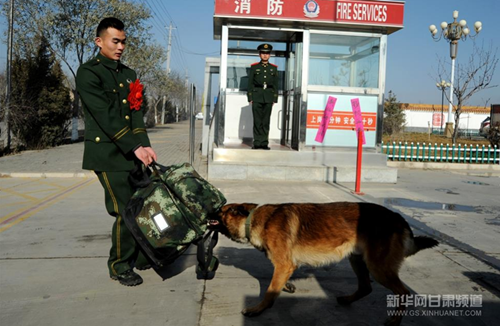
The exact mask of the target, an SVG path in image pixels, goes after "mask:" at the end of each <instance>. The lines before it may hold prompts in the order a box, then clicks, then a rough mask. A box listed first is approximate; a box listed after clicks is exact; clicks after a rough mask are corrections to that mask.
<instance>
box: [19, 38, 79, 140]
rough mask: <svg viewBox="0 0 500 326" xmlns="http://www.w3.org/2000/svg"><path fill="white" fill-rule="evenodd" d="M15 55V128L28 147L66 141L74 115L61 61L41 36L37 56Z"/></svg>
mask: <svg viewBox="0 0 500 326" xmlns="http://www.w3.org/2000/svg"><path fill="white" fill-rule="evenodd" d="M26 56H27V57H26V58H16V59H15V60H14V62H13V69H12V73H13V76H12V83H13V88H12V112H11V125H12V131H13V133H14V134H15V135H16V137H17V139H18V141H19V142H20V143H21V144H23V145H24V146H26V148H28V149H37V148H44V147H48V146H56V145H59V144H61V143H62V142H63V140H64V138H65V137H66V134H67V127H68V123H69V119H70V118H71V101H70V96H69V89H68V88H67V87H65V86H64V84H63V80H64V75H63V72H62V69H61V66H60V64H59V63H58V62H57V61H56V60H55V58H54V56H53V55H52V54H51V53H50V52H49V50H48V43H47V40H46V39H45V38H41V40H40V44H39V46H38V49H37V53H36V55H35V56H33V57H32V56H31V55H29V54H28V55H26Z"/></svg>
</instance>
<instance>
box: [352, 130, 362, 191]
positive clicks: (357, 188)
mask: <svg viewBox="0 0 500 326" xmlns="http://www.w3.org/2000/svg"><path fill="white" fill-rule="evenodd" d="M362 159H363V131H362V130H361V129H359V130H358V158H357V160H356V185H355V188H354V189H355V190H354V193H355V194H357V195H364V193H362V192H360V187H361V161H362Z"/></svg>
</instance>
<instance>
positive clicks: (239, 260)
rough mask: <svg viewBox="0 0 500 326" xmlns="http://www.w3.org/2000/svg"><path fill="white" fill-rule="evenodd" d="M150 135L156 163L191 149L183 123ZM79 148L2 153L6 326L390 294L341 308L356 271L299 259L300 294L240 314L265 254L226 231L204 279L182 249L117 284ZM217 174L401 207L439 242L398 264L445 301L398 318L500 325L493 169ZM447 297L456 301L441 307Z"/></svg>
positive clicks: (234, 194)
mask: <svg viewBox="0 0 500 326" xmlns="http://www.w3.org/2000/svg"><path fill="white" fill-rule="evenodd" d="M200 131H201V130H200ZM150 135H151V138H152V142H153V147H154V148H155V150H156V151H157V153H158V154H159V156H160V157H159V160H158V161H159V162H160V163H162V164H165V165H168V164H174V163H180V162H184V161H187V159H188V155H187V150H186V149H187V141H188V134H187V124H185V123H179V124H172V125H166V126H162V127H158V128H155V129H153V130H151V131H150ZM81 146H82V145H81V144H73V145H66V146H61V147H59V148H55V149H50V150H45V151H37V152H30V153H22V154H20V155H16V156H11V157H4V158H0V173H2V174H3V176H4V177H3V178H0V320H1V324H2V325H22V326H27V325H37V326H38V325H42V326H43V325H47V326H48V325H77V326H78V325H109V324H117V325H172V326H177V325H182V326H184V325H187V326H191V325H193V326H194V325H203V326H209V325H210V326H212V325H224V326H226V325H238V326H239V325H301V326H304V325H381V324H382V323H383V321H384V320H385V318H387V315H388V311H389V312H390V311H391V310H392V309H391V308H388V298H391V297H388V295H390V294H391V293H390V292H389V291H388V290H386V289H385V288H383V287H382V286H380V285H378V284H376V283H374V284H373V287H374V291H373V292H372V294H370V295H369V296H368V297H366V298H364V299H362V300H360V301H358V302H356V303H355V304H353V305H352V306H351V307H342V306H339V305H338V304H337V303H336V300H335V297H336V296H340V295H345V294H349V293H351V292H353V291H354V290H355V288H356V278H355V276H354V273H353V272H352V270H351V268H350V266H349V263H348V262H346V261H343V262H340V263H338V264H335V265H331V266H326V267H321V268H316V269H314V268H309V267H303V268H301V269H300V270H298V271H297V272H296V273H295V274H294V275H293V277H292V281H293V283H294V284H295V285H296V287H297V292H296V293H294V294H288V293H282V294H281V296H280V297H279V298H278V301H277V302H276V304H275V305H274V307H273V308H271V309H270V310H268V311H266V312H265V313H263V314H262V315H261V316H259V317H256V318H252V319H249V318H245V317H243V316H242V315H241V314H240V311H241V309H242V308H243V307H244V306H246V305H252V304H255V303H257V302H258V301H259V299H260V298H262V295H263V293H264V292H265V290H266V288H267V286H268V285H269V282H270V279H271V276H272V266H271V264H270V263H269V261H268V260H267V259H266V257H265V256H264V255H263V254H262V253H261V252H258V251H257V250H255V249H253V248H251V247H249V246H247V245H242V244H236V243H234V242H231V241H229V240H228V239H225V238H221V240H220V241H219V244H218V246H217V247H216V255H217V256H218V257H219V259H220V262H221V265H220V267H219V270H218V271H217V274H216V277H215V279H213V280H210V281H202V280H196V276H195V265H196V258H195V255H194V252H193V251H192V250H191V251H189V252H188V254H185V255H184V256H183V257H181V258H180V259H178V260H177V261H176V262H175V263H174V264H173V265H171V266H169V267H168V268H165V269H164V270H162V271H161V276H160V275H158V274H156V273H155V272H154V271H153V270H148V271H143V272H140V274H141V275H142V276H143V277H144V284H142V285H141V286H138V287H134V288H127V287H124V286H121V285H119V284H118V283H117V282H115V281H112V280H110V279H109V277H108V275H107V269H106V260H107V252H108V250H109V244H110V230H111V225H112V222H113V220H112V218H111V217H109V216H107V214H106V211H105V208H104V205H103V191H102V189H101V186H100V185H99V183H98V182H97V179H95V178H94V177H93V176H92V174H86V173H85V172H84V171H81V169H79V164H80V162H81V150H82V149H83V148H82V147H81ZM195 157H196V160H195V167H197V169H199V170H202V173H203V169H204V166H206V165H205V164H204V161H203V160H202V159H201V158H200V157H199V155H195ZM79 160H80V161H79ZM43 162H46V163H43ZM16 173H25V174H16ZM80 173H83V174H80ZM8 176H24V177H8ZM43 176H48V178H42V177H43ZM62 176H71V177H66V178H61V177H62ZM212 183H213V184H214V185H216V186H217V187H218V188H220V189H221V191H222V192H223V193H224V194H225V195H226V197H227V199H228V201H229V202H255V203H283V202H329V201H369V202H376V203H380V204H384V205H386V206H388V207H390V208H392V209H394V210H397V211H399V212H401V213H402V214H403V215H404V216H405V218H406V219H407V220H408V221H409V223H410V224H411V225H412V227H413V229H414V232H415V233H417V234H422V233H427V234H431V235H432V236H435V237H436V238H438V240H439V241H441V244H440V245H439V246H438V247H436V248H434V249H430V250H425V251H422V252H420V253H418V254H417V255H415V256H413V257H410V258H409V259H407V260H406V262H405V264H404V265H403V267H402V269H401V278H402V280H403V281H404V282H405V284H406V285H407V286H408V287H409V288H410V289H411V291H412V293H413V294H414V295H416V294H419V295H421V296H422V297H426V298H427V299H430V298H436V296H438V295H439V296H441V297H439V305H440V307H429V306H427V307H409V309H408V311H412V313H411V314H412V316H407V317H405V319H404V320H403V325H497V324H498V320H499V319H500V299H499V297H500V264H499V263H498V260H499V259H500V240H499V237H498V233H499V232H500V215H498V214H499V213H498V212H499V206H500V203H499V202H498V194H499V193H500V178H499V177H497V176H494V175H468V174H467V173H465V172H455V171H423V170H410V169H400V171H399V177H398V183H397V184H362V186H361V190H362V191H363V192H364V193H365V195H364V196H357V195H353V194H352V193H351V190H352V189H353V188H354V185H353V184H349V183H346V184H328V183H319V182H317V183H313V182H274V181H273V182H264V181H259V182H258V181H254V182H239V181H212ZM163 278H165V280H163ZM465 297H467V298H468V300H472V299H473V300H477V298H481V304H480V307H470V302H469V307H457V306H456V303H457V302H461V305H462V306H463V305H464V300H465V299H464V298H465ZM445 298H447V299H450V298H452V299H453V300H451V299H450V300H448V301H446V300H445ZM459 299H460V300H459ZM457 300H458V301H457ZM452 301H453V303H454V304H455V307H443V306H444V305H445V304H451V302H452ZM476 303H477V302H476ZM460 314H462V316H459V315H460ZM466 314H469V315H471V314H475V315H474V316H465V315H466ZM478 314H480V316H478Z"/></svg>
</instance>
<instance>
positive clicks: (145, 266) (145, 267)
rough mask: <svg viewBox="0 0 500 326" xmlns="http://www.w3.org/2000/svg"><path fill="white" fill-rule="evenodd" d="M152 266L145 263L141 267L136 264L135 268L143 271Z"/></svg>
mask: <svg viewBox="0 0 500 326" xmlns="http://www.w3.org/2000/svg"><path fill="white" fill-rule="evenodd" d="M151 267H152V266H151V265H150V264H147V265H144V266H141V267H138V266H136V267H135V268H136V269H138V270H140V271H145V270H148V269H150V268H151Z"/></svg>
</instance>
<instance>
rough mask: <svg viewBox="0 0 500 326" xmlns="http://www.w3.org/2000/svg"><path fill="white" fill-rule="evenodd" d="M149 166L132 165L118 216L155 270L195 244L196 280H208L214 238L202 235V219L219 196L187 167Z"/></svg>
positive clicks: (213, 265)
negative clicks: (131, 190) (124, 203)
mask: <svg viewBox="0 0 500 326" xmlns="http://www.w3.org/2000/svg"><path fill="white" fill-rule="evenodd" d="M152 168H153V169H152V171H151V170H150V169H149V168H147V169H145V168H144V166H142V167H139V166H138V167H136V169H134V171H132V172H131V174H130V177H129V179H130V182H131V183H132V184H134V185H135V186H136V187H137V190H136V192H135V193H134V194H133V195H132V197H131V198H130V200H129V202H128V204H127V207H126V208H125V210H124V212H123V219H124V221H125V224H126V225H127V227H128V228H129V230H130V231H131V233H132V234H133V236H134V238H135V239H136V241H137V242H138V243H139V245H140V246H141V248H142V249H143V251H144V253H145V254H146V255H147V256H148V257H149V259H150V260H151V261H152V262H153V263H154V265H156V266H155V267H161V266H164V265H167V264H170V263H172V262H173V261H174V260H175V259H177V258H178V257H179V256H180V255H182V254H183V253H184V252H185V251H186V250H187V249H188V247H189V246H190V244H196V245H197V246H198V253H197V257H198V268H197V274H198V278H204V279H209V278H213V276H214V273H215V270H216V269H217V267H218V260H217V258H216V257H214V256H213V253H212V251H213V247H214V246H215V244H216V243H217V240H218V234H217V233H216V232H208V233H207V226H208V223H207V219H208V216H209V215H210V214H213V213H216V212H217V211H218V210H219V209H220V208H221V207H222V206H224V205H225V203H226V199H225V197H224V195H223V194H222V193H221V192H220V191H219V190H218V189H217V188H215V187H214V186H213V185H211V184H210V183H209V182H208V181H206V180H205V179H203V178H202V177H201V176H200V175H199V174H198V173H197V172H196V171H195V170H194V169H193V167H192V166H191V165H190V164H188V163H184V164H179V165H172V166H168V167H166V166H162V165H159V164H157V163H153V165H152ZM207 244H208V245H207Z"/></svg>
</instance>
